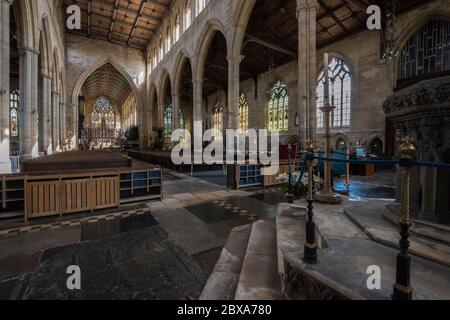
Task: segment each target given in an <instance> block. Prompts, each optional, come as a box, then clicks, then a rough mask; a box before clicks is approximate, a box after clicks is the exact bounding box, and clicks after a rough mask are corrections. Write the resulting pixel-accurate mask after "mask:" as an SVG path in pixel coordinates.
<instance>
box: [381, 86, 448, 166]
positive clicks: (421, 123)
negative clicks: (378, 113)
mask: <svg viewBox="0 0 450 320" xmlns="http://www.w3.org/2000/svg"><path fill="white" fill-rule="evenodd" d="M383 109H384V112H385V113H386V116H387V117H388V118H389V119H390V120H391V121H392V123H393V124H394V127H395V128H396V129H398V130H399V131H400V133H401V134H402V135H410V136H411V137H412V138H413V139H414V141H415V143H416V144H417V145H418V147H419V153H420V159H421V160H426V161H433V162H442V161H443V160H444V153H445V151H447V150H448V149H449V148H450V142H448V141H446V140H447V139H445V137H446V136H448V133H449V132H450V77H442V78H438V79H433V80H427V81H422V82H419V83H417V84H415V85H412V86H410V87H407V88H405V89H402V90H400V91H398V92H396V93H394V94H392V95H391V96H390V97H389V98H388V99H387V100H386V101H385V102H384V104H383Z"/></svg>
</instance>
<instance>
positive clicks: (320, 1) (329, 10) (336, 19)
mask: <svg viewBox="0 0 450 320" xmlns="http://www.w3.org/2000/svg"><path fill="white" fill-rule="evenodd" d="M318 2H319V3H320V5H321V6H322V8H324V9H325V10H326V11H328V15H329V16H330V17H331V18H332V19H333V20H334V22H336V23H337V24H338V26H339V27H341V29H342V30H343V31H344V32H346V33H350V30H349V29H348V28H347V27H346V26H345V25H344V24H343V23H342V22H341V20H340V19H339V18H338V17H336V15H335V14H334V11H333V9H332V8H330V7H328V6H327V5H326V4H325V3H324V2H323V0H318Z"/></svg>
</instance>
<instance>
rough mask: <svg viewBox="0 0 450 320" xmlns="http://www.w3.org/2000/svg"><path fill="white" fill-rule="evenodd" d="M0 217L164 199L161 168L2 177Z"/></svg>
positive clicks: (26, 215) (91, 210)
mask: <svg viewBox="0 0 450 320" xmlns="http://www.w3.org/2000/svg"><path fill="white" fill-rule="evenodd" d="M0 180H1V186H0V194H1V198H0V204H1V207H0V218H7V217H10V216H18V215H23V216H24V217H25V219H30V218H38V217H46V216H53V215H64V214H70V213H76V212H89V211H90V212H93V211H95V210H99V209H106V208H114V207H119V206H120V205H121V204H124V203H130V202H138V201H146V200H152V199H160V198H162V170H161V168H143V169H130V168H125V169H117V170H114V171H111V170H92V171H89V172H75V171H74V172H67V173H64V174H51V173H43V174H33V175H19V174H10V175H3V176H0Z"/></svg>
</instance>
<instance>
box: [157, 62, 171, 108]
mask: <svg viewBox="0 0 450 320" xmlns="http://www.w3.org/2000/svg"><path fill="white" fill-rule="evenodd" d="M168 86H170V91H171V94H172V92H173V86H172V79H171V77H170V73H169V72H168V70H167V69H166V68H164V69H163V72H162V74H161V77H160V79H159V85H158V88H159V93H158V97H159V103H160V104H165V101H164V99H165V95H166V91H167V87H168Z"/></svg>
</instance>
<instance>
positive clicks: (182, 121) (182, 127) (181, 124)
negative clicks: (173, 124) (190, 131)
mask: <svg viewBox="0 0 450 320" xmlns="http://www.w3.org/2000/svg"><path fill="white" fill-rule="evenodd" d="M178 120H179V124H180V129H185V126H186V123H185V120H184V113H183V111H181V110H180V112H179V113H178Z"/></svg>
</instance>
